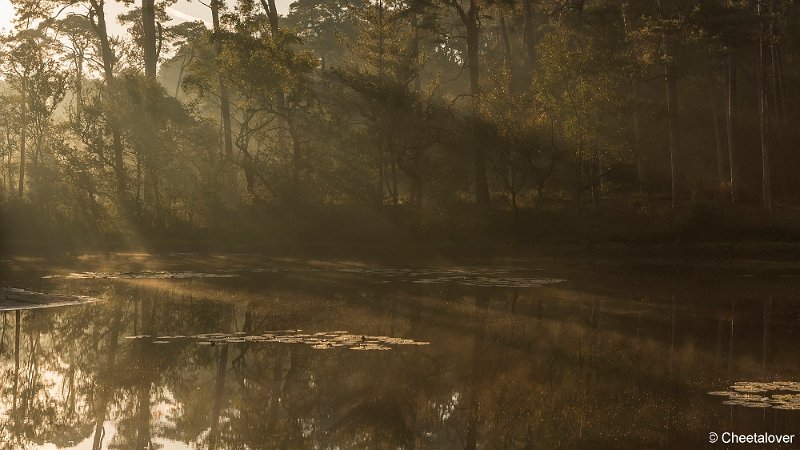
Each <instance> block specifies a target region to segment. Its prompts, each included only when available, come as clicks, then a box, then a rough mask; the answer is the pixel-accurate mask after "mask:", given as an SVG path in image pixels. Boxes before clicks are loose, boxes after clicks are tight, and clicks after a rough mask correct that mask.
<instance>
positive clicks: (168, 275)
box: [42, 270, 238, 280]
mask: <svg viewBox="0 0 800 450" xmlns="http://www.w3.org/2000/svg"><path fill="white" fill-rule="evenodd" d="M236 276H238V275H236V274H231V273H202V272H192V271H178V272H170V271H150V270H144V271H139V272H73V273H70V274H68V275H46V276H44V277H42V278H64V279H67V280H93V279H111V280H116V279H184V278H232V277H236Z"/></svg>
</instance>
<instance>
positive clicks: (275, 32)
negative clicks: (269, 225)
mask: <svg viewBox="0 0 800 450" xmlns="http://www.w3.org/2000/svg"><path fill="white" fill-rule="evenodd" d="M261 4H262V6H263V7H264V10H265V11H266V13H267V17H268V18H269V28H270V35H271V36H272V43H273V44H274V45H276V46H277V45H283V44H282V43H281V42H280V27H279V26H278V19H279V17H278V9H277V8H276V7H275V0H266V1H265V0H261ZM275 107H276V109H277V110H278V123H279V127H278V147H279V148H281V149H283V148H286V130H287V129H288V128H289V127H291V125H289V121H291V120H292V118H291V117H290V115H289V114H288V110H287V108H286V94H285V93H284V92H283V89H282V88H281V87H280V86H278V87H276V89H275ZM298 149H299V146H298V145H292V192H293V194H297V192H298V190H299V188H300V166H299V164H300V155H299V154H295V153H296V152H297V151H298Z"/></svg>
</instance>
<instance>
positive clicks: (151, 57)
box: [142, 0, 158, 80]
mask: <svg viewBox="0 0 800 450" xmlns="http://www.w3.org/2000/svg"><path fill="white" fill-rule="evenodd" d="M142 29H143V31H144V76H145V77H146V78H147V79H149V80H155V79H156V66H157V62H158V52H157V50H156V47H157V45H156V5H155V0H142Z"/></svg>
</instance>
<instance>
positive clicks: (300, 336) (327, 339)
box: [125, 330, 430, 351]
mask: <svg viewBox="0 0 800 450" xmlns="http://www.w3.org/2000/svg"><path fill="white" fill-rule="evenodd" d="M125 339H140V340H146V341H148V342H152V343H153V344H168V343H171V342H195V343H197V344H199V345H223V344H244V343H280V344H305V345H308V346H310V347H311V348H313V349H315V350H328V349H333V348H339V347H347V348H349V349H350V350H376V351H383V350H391V349H392V346H398V345H428V344H430V343H429V342H422V341H415V340H413V339H404V338H397V337H390V336H365V335H358V334H349V333H348V332H347V331H342V330H337V331H322V332H317V333H303V330H278V331H268V332H264V333H262V334H255V335H249V334H246V333H243V332H235V333H203V334H196V335H194V336H183V335H176V336H157V337H153V336H152V335H149V334H140V335H136V336H126V337H125Z"/></svg>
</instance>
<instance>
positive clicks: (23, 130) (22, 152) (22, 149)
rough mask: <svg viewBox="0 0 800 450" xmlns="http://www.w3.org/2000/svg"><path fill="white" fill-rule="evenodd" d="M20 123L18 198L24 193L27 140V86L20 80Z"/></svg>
mask: <svg viewBox="0 0 800 450" xmlns="http://www.w3.org/2000/svg"><path fill="white" fill-rule="evenodd" d="M20 110H21V114H20V115H21V116H22V123H21V124H20V130H19V191H18V193H17V195H18V196H19V198H20V200H21V199H22V196H23V195H24V193H25V159H26V158H27V155H26V147H27V141H28V88H27V82H26V81H25V80H23V81H22V104H21V105H20Z"/></svg>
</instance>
